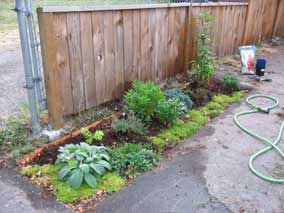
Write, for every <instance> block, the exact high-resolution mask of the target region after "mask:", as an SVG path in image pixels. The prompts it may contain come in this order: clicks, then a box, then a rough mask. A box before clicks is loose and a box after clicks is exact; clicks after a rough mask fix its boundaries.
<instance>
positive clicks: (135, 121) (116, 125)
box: [111, 113, 145, 135]
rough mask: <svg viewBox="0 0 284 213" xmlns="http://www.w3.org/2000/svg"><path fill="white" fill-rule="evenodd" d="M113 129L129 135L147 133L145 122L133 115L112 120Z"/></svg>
mask: <svg viewBox="0 0 284 213" xmlns="http://www.w3.org/2000/svg"><path fill="white" fill-rule="evenodd" d="M111 127H112V128H113V129H114V131H116V132H121V133H127V132H129V131H132V132H133V133H136V134H139V135H143V134H144V133H145V126H144V124H143V122H142V121H141V120H140V119H139V118H137V117H136V116H135V115H134V114H133V113H129V114H128V115H127V116H126V118H121V119H120V118H116V117H114V118H113V119H112V124H111Z"/></svg>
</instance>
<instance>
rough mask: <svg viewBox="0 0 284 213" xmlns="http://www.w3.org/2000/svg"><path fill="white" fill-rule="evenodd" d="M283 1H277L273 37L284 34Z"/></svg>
mask: <svg viewBox="0 0 284 213" xmlns="http://www.w3.org/2000/svg"><path fill="white" fill-rule="evenodd" d="M283 20H284V1H283V0H279V4H278V11H277V17H275V23H274V29H273V36H277V35H283V34H284V21H283Z"/></svg>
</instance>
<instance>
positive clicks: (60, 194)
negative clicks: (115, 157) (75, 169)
mask: <svg viewBox="0 0 284 213" xmlns="http://www.w3.org/2000/svg"><path fill="white" fill-rule="evenodd" d="M57 172H58V168H57V167H56V166H54V165H44V166H39V165H34V166H28V167H24V168H23V169H22V170H21V174H22V175H24V176H29V177H31V176H34V177H35V178H34V179H37V177H48V179H49V181H50V183H51V185H52V186H51V187H52V191H53V194H54V195H55V196H56V198H57V199H58V200H59V201H61V202H63V203H67V204H68V203H72V202H74V201H78V200H81V199H87V198H90V197H92V196H94V195H96V193H97V191H98V190H104V191H106V192H108V193H112V192H115V191H118V190H120V189H122V188H123V187H124V185H125V180H124V179H123V178H122V177H120V176H118V175H117V174H114V173H106V174H105V175H103V176H102V177H100V178H98V185H97V188H96V189H92V188H90V187H89V186H88V185H87V184H82V185H81V187H80V188H79V189H78V190H74V189H71V188H70V187H68V186H67V184H66V182H63V181H61V180H59V178H58V176H57Z"/></svg>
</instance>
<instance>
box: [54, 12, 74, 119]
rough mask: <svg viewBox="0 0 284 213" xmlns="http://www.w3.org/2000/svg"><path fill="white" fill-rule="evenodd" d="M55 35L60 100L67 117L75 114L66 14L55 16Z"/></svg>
mask: <svg viewBox="0 0 284 213" xmlns="http://www.w3.org/2000/svg"><path fill="white" fill-rule="evenodd" d="M54 35H55V40H54V42H55V47H56V66H57V72H58V77H59V82H60V98H61V99H62V108H63V112H64V114H65V115H69V114H72V113H73V95H72V84H71V73H70V61H69V53H68V49H69V47H68V38H67V37H68V34H67V19H66V14H64V13H62V14H57V15H54Z"/></svg>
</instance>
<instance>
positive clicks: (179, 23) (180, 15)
mask: <svg viewBox="0 0 284 213" xmlns="http://www.w3.org/2000/svg"><path fill="white" fill-rule="evenodd" d="M186 13H187V8H185V7H183V8H179V9H176V27H177V29H176V33H177V35H178V36H176V37H175V39H176V41H175V43H176V45H177V59H176V70H175V73H180V72H183V71H184V67H185V43H186V26H187V24H188V23H187V19H186Z"/></svg>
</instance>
